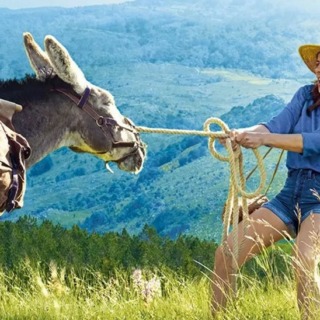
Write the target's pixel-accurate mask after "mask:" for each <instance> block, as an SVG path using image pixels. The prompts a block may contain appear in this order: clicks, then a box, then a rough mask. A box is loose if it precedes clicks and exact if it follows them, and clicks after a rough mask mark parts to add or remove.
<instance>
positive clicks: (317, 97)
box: [307, 51, 320, 115]
mask: <svg viewBox="0 0 320 320" xmlns="http://www.w3.org/2000/svg"><path fill="white" fill-rule="evenodd" d="M319 54H320V51H319V52H317V54H316V58H318V55H319ZM311 94H312V100H313V104H312V105H311V106H310V107H308V109H307V113H308V114H309V115H310V113H311V112H312V111H313V110H314V109H316V108H318V107H319V106H320V92H319V87H318V81H316V82H315V83H314V86H313V87H312V91H311Z"/></svg>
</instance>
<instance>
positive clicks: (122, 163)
mask: <svg viewBox="0 0 320 320" xmlns="http://www.w3.org/2000/svg"><path fill="white" fill-rule="evenodd" d="M23 38H24V45H25V49H26V53H27V56H28V58H29V61H30V65H31V67H32V68H33V70H34V71H35V74H36V77H35V78H34V77H30V76H29V77H28V76H27V77H26V78H24V79H22V80H20V81H17V80H8V81H1V82H0V98H2V99H5V100H9V101H12V102H14V104H12V106H15V107H12V108H11V109H8V110H6V113H7V114H8V113H9V118H10V120H12V124H13V127H14V128H15V130H16V131H17V132H18V133H20V134H21V135H23V136H24V137H25V138H26V139H27V140H28V142H29V144H30V147H31V150H32V152H31V155H30V157H29V158H28V159H27V160H26V167H27V168H29V167H30V166H32V165H34V164H35V163H37V162H38V161H40V160H41V159H42V158H44V157H45V156H46V155H48V154H49V153H51V152H53V151H54V150H56V149H58V148H61V147H69V148H70V149H71V150H73V151H76V152H86V153H90V154H92V155H94V156H96V157H98V158H100V159H102V160H103V161H105V162H106V164H108V162H110V161H111V162H115V163H117V165H118V167H119V169H121V170H124V171H128V172H132V173H138V172H140V170H142V167H143V163H144V160H145V156H146V145H145V144H144V143H143V142H142V141H141V139H140V136H139V134H138V132H137V130H136V129H135V126H134V124H133V122H132V121H131V120H129V119H128V118H126V117H124V116H123V115H122V114H121V113H120V112H119V110H118V109H117V107H116V105H115V101H114V98H113V96H112V95H111V94H110V93H109V92H108V91H106V90H104V89H102V88H100V87H97V86H95V85H93V84H91V83H89V82H88V81H87V80H86V78H85V76H84V74H83V72H82V71H81V70H80V68H79V67H78V66H77V64H76V63H75V62H74V61H73V59H72V58H71V56H70V54H69V53H68V51H67V49H66V48H65V47H64V46H63V45H62V44H61V43H59V42H58V41H57V40H56V39H55V38H54V37H53V36H49V35H48V36H46V37H45V39H44V46H45V50H42V49H41V48H40V46H39V45H38V44H37V43H36V42H35V41H34V39H33V37H32V35H31V34H30V33H24V34H23ZM19 105H21V106H22V107H23V108H22V110H21V111H20V110H19V108H20V107H19ZM19 111H20V112H19Z"/></svg>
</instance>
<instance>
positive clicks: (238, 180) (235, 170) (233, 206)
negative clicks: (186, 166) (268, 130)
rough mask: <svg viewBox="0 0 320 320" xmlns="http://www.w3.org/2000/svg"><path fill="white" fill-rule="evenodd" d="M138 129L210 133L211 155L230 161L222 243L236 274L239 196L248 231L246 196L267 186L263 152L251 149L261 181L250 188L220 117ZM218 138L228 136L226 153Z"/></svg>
mask: <svg viewBox="0 0 320 320" xmlns="http://www.w3.org/2000/svg"><path fill="white" fill-rule="evenodd" d="M212 124H216V125H218V126H220V128H221V129H222V131H218V132H212V131H210V125H212ZM136 130H137V131H139V132H142V133H160V134H177V135H179V134H180V135H198V136H203V137H208V147H209V151H210V153H211V155H212V156H213V157H215V158H217V159H218V160H220V161H225V162H229V167H230V178H229V193H228V198H227V202H226V209H225V215H224V221H223V225H224V227H223V233H222V245H223V248H224V251H225V254H228V255H230V254H232V257H233V264H232V268H233V271H234V272H233V273H234V274H236V270H237V269H238V265H237V261H238V256H239V250H240V248H241V245H242V244H241V243H240V244H239V243H238V221H239V203H238V196H239V195H240V196H241V198H242V209H243V228H244V232H246V230H247V227H248V223H249V214H248V204H247V199H252V198H254V197H256V196H257V195H259V194H260V193H261V191H262V189H263V188H264V186H265V182H266V172H265V169H264V164H263V158H262V156H261V155H260V153H259V151H258V149H252V151H253V153H254V155H255V157H256V159H257V166H258V169H259V171H260V183H259V186H258V187H257V189H256V190H255V191H253V192H251V193H250V192H247V191H246V190H245V189H246V179H245V176H244V171H243V156H242V151H241V148H238V149H237V151H235V152H234V151H233V149H232V144H231V139H230V129H229V127H228V126H227V125H226V124H225V123H224V122H223V121H222V120H221V119H219V118H209V119H207V120H206V121H205V123H204V126H203V131H198V130H177V129H162V128H147V127H136ZM216 138H226V149H227V154H228V155H227V156H224V155H222V154H220V153H218V152H217V151H216V149H215V139H216ZM231 219H232V221H233V223H232V225H233V249H232V251H231V250H230V248H229V247H228V245H227V237H228V235H229V232H230V222H231ZM232 286H233V291H234V292H236V289H237V286H236V281H235V278H234V281H232Z"/></svg>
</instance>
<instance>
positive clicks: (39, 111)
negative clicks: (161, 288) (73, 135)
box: [13, 104, 70, 167]
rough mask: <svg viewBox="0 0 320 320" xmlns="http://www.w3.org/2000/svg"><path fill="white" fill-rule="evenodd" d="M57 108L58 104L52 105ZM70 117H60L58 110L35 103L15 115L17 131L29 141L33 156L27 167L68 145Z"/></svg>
mask: <svg viewBox="0 0 320 320" xmlns="http://www.w3.org/2000/svg"><path fill="white" fill-rule="evenodd" d="M51 107H55V108H56V109H57V107H58V106H51ZM67 121H68V119H67V118H66V117H65V116H62V117H61V118H58V114H57V110H55V109H54V108H51V109H50V108H44V105H40V104H34V105H33V106H32V108H26V109H24V110H23V111H21V112H20V113H17V114H16V115H14V117H13V125H14V127H15V129H16V131H17V132H18V133H20V134H22V135H23V136H24V137H25V138H26V139H27V140H28V142H29V144H30V147H31V150H32V152H31V156H30V158H29V159H28V161H27V167H30V166H32V165H33V164H35V163H36V162H38V161H40V160H41V159H43V158H44V157H45V156H47V155H48V154H49V153H51V152H53V151H55V150H57V149H59V148H61V147H63V146H66V145H68V141H67V140H68V136H69V133H70V131H69V129H68V127H66V123H68V122H67Z"/></svg>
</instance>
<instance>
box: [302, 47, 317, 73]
mask: <svg viewBox="0 0 320 320" xmlns="http://www.w3.org/2000/svg"><path fill="white" fill-rule="evenodd" d="M319 52H320V45H316V44H305V45H303V46H301V47H300V48H299V53H300V56H301V58H302V60H303V61H304V63H305V64H306V65H307V67H308V68H309V69H310V70H311V71H312V72H313V73H314V69H315V68H316V61H317V54H318V53H319Z"/></svg>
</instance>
